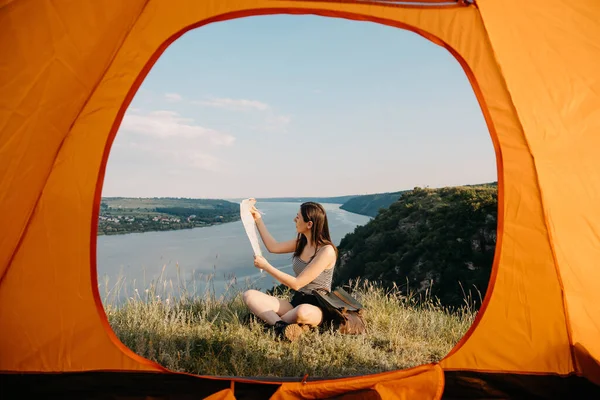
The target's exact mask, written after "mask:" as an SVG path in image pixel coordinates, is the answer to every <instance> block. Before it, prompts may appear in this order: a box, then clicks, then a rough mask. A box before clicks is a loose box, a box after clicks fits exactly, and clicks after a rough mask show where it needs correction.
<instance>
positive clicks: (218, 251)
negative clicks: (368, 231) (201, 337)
mask: <svg viewBox="0 0 600 400" xmlns="http://www.w3.org/2000/svg"><path fill="white" fill-rule="evenodd" d="M299 206H300V204H299V203H268V202H265V203H260V204H257V207H258V208H259V209H260V210H261V211H263V212H264V215H263V220H264V222H265V225H266V226H267V228H268V229H269V232H270V233H271V234H272V235H273V237H274V238H275V239H276V240H278V241H285V240H289V239H293V238H294V237H295V225H294V222H293V219H294V217H295V215H296V213H297V212H298V208H299ZM323 206H324V207H325V210H326V211H327V216H328V222H329V230H330V233H331V239H332V240H333V242H334V243H335V244H336V245H337V244H339V243H340V241H341V239H342V238H343V237H344V236H345V235H346V234H348V233H350V232H353V231H354V228H355V227H356V226H358V225H364V224H366V223H367V222H368V221H369V220H370V219H371V217H367V216H364V215H359V214H353V213H350V212H347V211H344V210H342V209H340V208H339V207H340V204H326V203H324V204H323ZM261 248H262V249H263V255H264V256H265V257H266V258H267V260H268V261H269V262H270V263H271V264H272V265H273V266H275V267H277V268H279V269H281V270H283V271H286V272H288V273H292V271H291V254H270V253H268V252H267V251H266V249H265V247H264V245H263V244H262V242H261ZM97 271H98V283H99V291H100V296H101V297H102V299H103V302H104V303H105V304H106V303H107V302H108V303H114V302H120V301H122V300H123V299H125V298H128V297H134V296H140V297H142V298H144V297H145V296H147V293H148V292H147V291H146V290H147V289H150V288H151V287H152V285H154V287H156V293H154V294H155V295H158V296H162V297H166V296H175V297H177V296H179V295H181V294H182V293H184V290H185V291H186V293H187V294H188V295H191V296H198V295H204V294H206V293H207V290H210V293H212V294H213V295H215V296H221V295H225V294H227V293H234V292H235V291H236V290H240V289H245V288H248V287H252V288H257V289H260V290H265V289H269V288H271V287H273V286H274V285H276V284H278V282H277V281H276V280H274V279H273V278H272V277H271V276H270V275H268V274H267V273H261V272H260V271H259V270H258V269H256V268H255V267H254V264H253V252H252V247H251V245H250V242H249V240H248V237H247V236H246V233H245V231H244V227H243V225H242V223H241V221H235V222H230V223H226V224H221V225H214V226H210V227H204V228H194V229H184V230H178V231H163V232H144V233H130V234H125V235H110V236H98V242H97ZM136 289H137V292H136Z"/></svg>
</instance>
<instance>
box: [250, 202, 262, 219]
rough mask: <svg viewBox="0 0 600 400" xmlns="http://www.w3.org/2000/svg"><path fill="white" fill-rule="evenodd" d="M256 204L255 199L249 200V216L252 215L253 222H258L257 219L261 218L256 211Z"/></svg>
mask: <svg viewBox="0 0 600 400" xmlns="http://www.w3.org/2000/svg"><path fill="white" fill-rule="evenodd" d="M255 204H256V199H254V198H252V199H250V205H251V207H250V214H252V218H254V221H255V222H256V221H258V220H259V219H261V218H262V216H261V215H260V211H258V209H257V208H256V206H255Z"/></svg>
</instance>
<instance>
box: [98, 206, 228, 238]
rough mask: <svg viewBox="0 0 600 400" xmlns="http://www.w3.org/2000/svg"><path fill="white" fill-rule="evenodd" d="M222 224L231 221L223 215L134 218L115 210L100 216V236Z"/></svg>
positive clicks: (141, 215) (136, 216) (138, 216)
mask: <svg viewBox="0 0 600 400" xmlns="http://www.w3.org/2000/svg"><path fill="white" fill-rule="evenodd" d="M222 222H229V221H228V220H226V219H225V217H224V216H223V215H216V216H214V217H213V218H210V219H207V218H203V219H199V218H198V217H197V216H196V215H195V214H192V215H189V216H187V217H178V216H169V215H154V216H149V215H144V214H141V213H139V214H137V215H135V216H132V215H119V214H115V212H114V210H113V211H112V214H105V215H100V216H99V217H98V235H116V234H125V233H135V232H148V231H165V230H176V229H191V228H197V227H204V226H210V225H214V224H217V223H222Z"/></svg>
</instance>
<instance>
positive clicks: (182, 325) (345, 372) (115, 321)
mask: <svg viewBox="0 0 600 400" xmlns="http://www.w3.org/2000/svg"><path fill="white" fill-rule="evenodd" d="M176 286H177V285H176ZM114 290H115V289H114V288H113V290H112V291H107V292H106V293H105V299H104V306H105V310H106V314H107V316H108V320H109V322H110V325H111V326H112V329H113V330H114V332H115V333H116V335H117V337H118V338H119V339H120V340H121V341H122V342H123V343H124V344H125V345H126V346H128V347H129V348H130V349H131V350H133V351H134V352H135V353H137V354H139V355H141V356H143V357H146V358H148V359H151V360H153V361H156V362H157V363H159V364H161V365H163V366H165V367H167V368H169V369H171V370H174V371H181V372H188V373H193V374H200V375H218V376H254V377H256V376H270V377H301V376H304V375H305V374H309V375H310V376H312V377H340V376H349V375H358V374H369V373H377V372H383V371H391V370H396V369H401V368H409V367H413V366H416V365H420V364H425V363H429V362H435V361H439V360H440V359H441V358H443V357H444V356H445V355H446V354H447V353H448V352H449V351H450V350H451V349H452V347H453V346H454V345H455V344H456V343H457V342H458V341H459V340H460V338H461V337H462V336H463V335H464V334H465V332H466V331H467V329H468V328H469V327H470V326H471V324H472V323H473V320H474V317H475V311H474V310H473V309H472V308H471V307H469V305H468V304H467V303H465V306H464V307H462V308H461V309H459V310H454V311H452V312H451V311H450V310H448V309H445V308H444V307H442V306H441V305H440V304H439V303H438V302H437V301H436V300H435V299H432V298H430V297H428V296H427V295H425V296H421V297H416V296H405V295H403V294H402V293H401V292H400V290H399V289H398V288H397V287H394V288H393V289H392V290H388V291H384V290H383V289H381V288H379V287H377V286H376V285H374V284H373V283H370V282H360V283H359V282H356V283H354V284H352V287H350V288H348V290H350V291H352V293H353V295H354V296H355V297H356V298H357V299H358V300H359V301H360V302H361V303H362V304H364V306H365V309H366V320H367V324H368V329H369V332H368V334H365V335H356V336H351V335H340V334H338V333H336V332H333V331H331V330H330V331H324V332H319V331H318V330H315V331H311V332H308V333H307V334H305V335H304V336H303V337H302V338H300V340H299V341H297V342H294V343H288V342H281V341H279V340H277V339H275V336H274V334H273V333H272V331H271V330H269V329H265V327H264V325H263V324H262V323H260V322H259V321H256V320H255V319H254V318H250V314H249V312H248V309H247V308H246V306H245V305H244V304H243V302H242V291H241V290H239V289H231V287H230V288H229V289H228V290H227V291H226V293H225V294H223V295H221V296H219V297H217V296H215V295H214V292H211V291H207V292H206V293H204V294H203V295H201V296H197V295H194V296H192V295H189V294H187V293H186V292H185V291H184V292H183V293H182V292H180V293H178V294H177V296H175V293H174V292H175V290H174V286H173V284H172V282H170V283H167V282H166V281H165V282H162V283H161V284H152V285H150V288H149V289H146V290H145V291H144V292H143V295H141V294H140V293H139V291H138V290H135V289H134V290H133V292H132V294H133V295H132V296H131V297H129V298H128V299H127V300H126V301H125V302H124V303H117V302H116V300H115V299H116V296H115V295H114ZM289 296H290V293H289V292H284V293H283V297H288V298H289Z"/></svg>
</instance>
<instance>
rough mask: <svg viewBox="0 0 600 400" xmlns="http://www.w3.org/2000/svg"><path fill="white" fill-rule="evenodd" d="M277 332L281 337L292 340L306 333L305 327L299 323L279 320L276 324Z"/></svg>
mask: <svg viewBox="0 0 600 400" xmlns="http://www.w3.org/2000/svg"><path fill="white" fill-rule="evenodd" d="M274 328H275V334H276V335H277V337H279V338H280V339H287V340H289V341H290V342H293V341H296V340H298V338H300V336H302V334H303V333H304V329H302V327H300V325H298V324H288V323H287V322H285V321H277V322H276V323H275V325H274Z"/></svg>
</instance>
